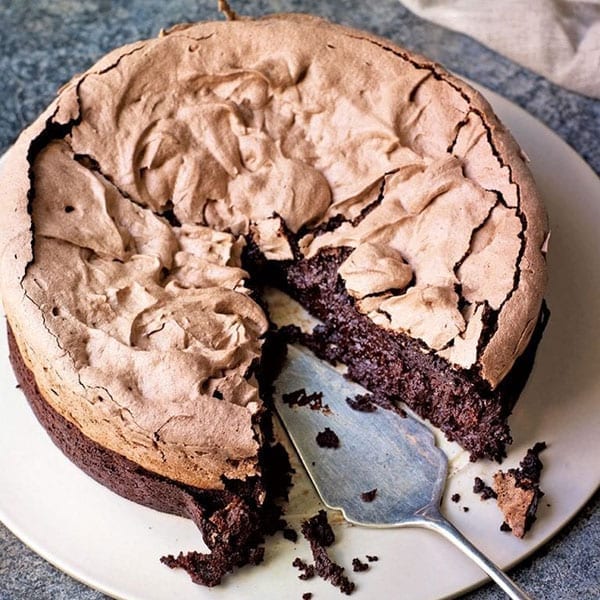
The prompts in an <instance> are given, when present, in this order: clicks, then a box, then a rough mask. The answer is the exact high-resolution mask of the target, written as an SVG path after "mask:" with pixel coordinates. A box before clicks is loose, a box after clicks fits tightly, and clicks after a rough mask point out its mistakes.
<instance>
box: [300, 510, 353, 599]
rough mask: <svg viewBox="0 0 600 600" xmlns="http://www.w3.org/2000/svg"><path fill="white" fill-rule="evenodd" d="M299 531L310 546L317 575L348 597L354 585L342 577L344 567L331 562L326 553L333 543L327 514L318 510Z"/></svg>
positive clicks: (344, 576) (333, 539)
mask: <svg viewBox="0 0 600 600" xmlns="http://www.w3.org/2000/svg"><path fill="white" fill-rule="evenodd" d="M301 531H302V535H303V536H304V537H305V538H306V539H307V540H308V542H309V544H310V549H311V552H312V555H313V558H314V560H315V571H316V573H317V575H319V577H321V578H322V579H325V580H327V581H329V582H330V583H331V584H332V585H333V586H335V587H338V588H340V592H342V593H343V594H347V595H350V594H351V593H352V592H353V591H354V588H355V585H354V583H353V582H352V581H350V580H349V579H348V577H346V575H344V567H341V566H340V565H338V564H337V563H335V562H333V561H332V560H331V558H330V557H329V554H328V553H327V547H328V546H331V544H333V542H334V541H335V535H334V533H333V529H331V525H330V524H329V522H328V521H327V513H326V512H325V511H324V510H320V511H319V512H318V513H317V514H316V515H315V516H314V517H311V518H310V519H308V520H306V521H304V522H303V523H302V526H301Z"/></svg>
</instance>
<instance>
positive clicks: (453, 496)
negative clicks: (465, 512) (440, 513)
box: [450, 494, 460, 502]
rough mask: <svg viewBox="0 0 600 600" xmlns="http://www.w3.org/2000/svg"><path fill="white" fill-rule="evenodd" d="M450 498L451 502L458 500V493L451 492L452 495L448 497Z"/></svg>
mask: <svg viewBox="0 0 600 600" xmlns="http://www.w3.org/2000/svg"><path fill="white" fill-rule="evenodd" d="M450 500H452V502H459V501H460V494H452V496H451V497H450Z"/></svg>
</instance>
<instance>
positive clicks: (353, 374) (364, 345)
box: [248, 248, 548, 461]
mask: <svg viewBox="0 0 600 600" xmlns="http://www.w3.org/2000/svg"><path fill="white" fill-rule="evenodd" d="M351 251H352V249H351V248H335V249H325V250H322V251H321V252H319V253H318V254H317V255H316V256H315V257H314V258H311V259H297V260H295V261H288V262H286V263H274V262H270V263H266V262H265V261H264V259H261V257H258V258H257V256H256V250H254V251H253V249H252V248H250V250H249V252H248V263H249V266H250V268H251V269H252V265H253V264H254V265H258V266H259V268H258V269H257V268H256V267H255V268H254V269H252V270H253V272H254V273H256V274H258V276H260V277H261V278H262V279H263V280H264V281H267V282H270V283H272V282H273V281H276V282H277V284H278V285H279V286H280V287H281V288H283V289H284V290H285V291H287V292H288V293H289V294H290V295H291V296H292V297H293V298H295V299H296V300H297V301H299V302H300V303H301V304H302V305H303V306H304V307H305V308H306V309H307V310H308V311H309V312H311V313H312V314H313V315H314V316H315V317H317V318H318V319H320V320H321V321H323V323H324V325H321V326H317V327H316V328H315V330H314V331H313V333H312V334H310V335H306V334H302V333H301V332H300V330H298V329H297V328H294V327H293V326H292V327H291V328H288V330H287V332H288V335H289V337H290V340H291V341H299V342H301V343H304V344H306V345H308V346H309V347H310V348H311V349H312V350H313V351H314V352H315V353H316V354H317V355H318V356H320V357H321V358H325V359H327V360H329V361H331V362H336V361H340V362H343V363H344V364H346V365H347V367H348V376H349V377H350V378H351V379H353V380H354V381H357V382H358V383H360V384H362V385H364V386H365V387H366V388H368V389H369V390H370V391H371V392H373V393H375V394H377V395H378V396H383V397H385V398H387V399H388V400H389V401H391V402H393V403H397V402H404V403H405V404H406V405H407V406H409V407H410V408H411V409H412V410H414V411H415V412H416V413H417V414H419V415H420V416H422V417H423V418H425V419H427V420H428V421H430V422H431V423H433V425H435V426H436V427H439V428H440V429H441V430H442V431H443V432H444V434H445V435H446V437H447V438H448V439H449V440H450V441H457V442H458V443H459V444H460V445H461V446H462V447H463V448H465V449H466V450H468V451H469V452H470V454H471V460H477V459H479V458H490V459H494V460H498V461H500V460H501V459H502V458H503V457H504V456H505V455H506V446H507V445H508V444H510V443H511V442H512V438H511V435H510V430H509V427H508V424H507V422H506V420H507V418H508V416H509V415H510V413H511V411H512V409H513V407H514V404H515V402H516V401H517V398H518V396H519V394H520V392H521V391H522V388H523V386H524V385H525V383H526V381H527V378H528V376H529V373H530V371H531V368H532V366H533V360H534V356H535V351H536V348H537V345H538V342H539V340H540V339H541V335H542V332H543V329H544V327H545V324H546V322H547V317H548V312H547V310H546V309H545V308H543V309H542V311H541V313H540V317H539V319H538V323H537V326H536V330H535V333H534V335H533V336H532V340H531V342H530V343H529V346H528V348H527V350H526V351H525V352H524V353H523V355H521V357H519V358H518V359H517V361H516V362H515V364H514V366H513V368H512V370H511V372H510V373H509V374H508V375H507V376H506V377H505V379H504V380H503V381H502V383H501V384H500V385H499V386H498V387H497V388H496V389H494V390H492V389H490V386H489V384H488V383H487V382H486V381H485V380H483V379H482V378H481V376H480V375H479V374H478V373H477V372H476V370H474V369H473V370H465V369H457V368H454V367H452V366H451V365H450V364H449V363H448V362H447V361H446V360H444V359H442V358H440V357H438V356H436V355H435V354H431V353H428V352H425V351H424V346H423V344H422V343H421V342H419V341H418V340H415V339H413V338H411V337H409V336H407V335H405V334H402V333H396V332H392V331H389V330H387V329H384V328H382V327H379V326H377V325H376V324H375V323H374V322H373V321H372V320H371V319H369V317H367V316H366V315H364V314H362V313H360V312H359V311H358V310H357V308H356V307H355V302H354V299H353V298H352V297H351V296H349V294H348V293H347V292H346V289H345V286H344V283H343V281H342V280H341V278H340V277H339V276H338V268H339V266H340V265H341V263H342V262H343V261H344V260H345V259H346V258H347V256H348V255H349V254H350V252H351ZM297 255H298V253H297ZM493 316H494V315H493V314H491V315H490V318H489V323H488V325H487V327H488V332H489V331H491V329H492V328H493ZM484 335H485V334H484Z"/></svg>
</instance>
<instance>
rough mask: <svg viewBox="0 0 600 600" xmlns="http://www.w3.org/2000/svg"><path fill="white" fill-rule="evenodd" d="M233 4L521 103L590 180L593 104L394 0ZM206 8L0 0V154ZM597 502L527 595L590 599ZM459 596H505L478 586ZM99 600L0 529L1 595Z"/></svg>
mask: <svg viewBox="0 0 600 600" xmlns="http://www.w3.org/2000/svg"><path fill="white" fill-rule="evenodd" d="M233 4H234V6H235V7H236V8H237V9H238V10H239V11H240V12H243V13H246V14H253V15H258V14H266V13H270V12H281V11H295V12H311V13H314V14H319V15H322V16H324V17H327V18H330V19H331V20H333V21H337V22H340V23H344V24H347V25H351V26H354V27H359V28H362V29H366V30H369V31H372V32H374V33H377V34H380V35H383V36H385V37H388V38H391V39H392V40H394V41H395V42H397V43H399V44H400V45H403V46H406V47H407V48H409V49H412V50H415V51H417V52H420V53H423V54H425V55H427V56H429V57H431V58H433V59H435V60H437V61H439V62H440V63H442V64H443V65H445V66H446V67H447V68H449V69H452V70H454V71H455V72H457V73H458V74H460V75H463V76H466V77H468V78H470V79H472V80H474V81H477V82H479V83H481V84H483V85H485V86H487V87H488V88H491V89H492V90H494V91H496V92H498V93H500V94H502V95H503V96H505V97H506V98H509V99H510V100H512V101H513V102H515V103H516V104H518V105H520V106H521V107H523V108H525V109H526V110H527V111H528V112H529V113H531V114H532V115H534V116H535V117H537V118H538V119H539V120H540V121H542V122H543V123H545V124H546V125H547V126H548V127H550V128H551V129H553V130H554V131H555V132H556V133H557V134H558V135H559V136H561V137H562V138H563V139H564V140H565V141H566V142H567V143H569V144H570V145H571V146H572V147H573V148H575V150H576V151H577V152H578V153H579V154H580V155H581V156H582V157H583V158H584V159H585V160H586V161H587V162H588V163H589V164H590V165H591V167H592V169H594V171H595V172H596V173H600V141H599V140H600V101H599V100H592V99H590V98H586V97H583V96H580V95H577V94H574V93H572V92H568V91H566V90H564V89H561V88H559V87H557V86H556V85H554V84H552V83H550V82H548V81H547V80H545V79H544V78H542V77H540V76H538V75H535V74H533V73H531V72H530V71H527V70H526V69H524V68H521V67H519V66H517V65H515V64H514V63H512V62H510V61H509V60H507V59H505V58H503V57H501V56H499V55H498V54H496V53H494V52H492V51H490V50H488V49H486V48H484V47H483V46H481V45H480V44H478V43H477V42H474V41H473V40H471V39H469V38H467V37H465V36H463V35H460V34H456V33H453V32H450V31H447V30H444V29H442V28H440V27H437V26H435V25H432V24H431V23H428V22H426V21H423V20H421V19H419V18H417V17H415V16H414V15H412V14H411V13H409V12H408V11H407V10H406V9H405V8H404V7H402V6H401V5H400V4H399V3H398V2H396V1H395V0H386V1H380V2H366V1H364V2H360V1H349V0H345V1H336V0H330V1H327V2H318V1H311V0H287V1H286V0H281V1H278V0H271V1H268V0H251V1H248V2H241V1H239V2H233ZM215 7H216V0H214V1H213V0H169V1H168V2H166V1H165V0H134V1H127V0H79V1H78V0H18V1H17V0H0V74H1V77H2V86H1V87H0V154H1V153H3V152H4V151H5V150H6V149H7V148H8V147H9V146H10V144H11V143H12V142H13V141H14V140H15V138H16V136H17V135H18V133H19V131H20V130H21V129H22V128H23V127H24V126H26V125H27V124H28V123H30V122H31V121H32V120H33V119H34V118H35V117H36V116H37V115H38V114H39V113H40V112H41V111H42V109H43V108H44V107H45V106H46V105H47V104H48V103H49V102H50V101H51V100H52V98H53V96H54V94H55V92H56V90H57V89H58V87H59V86H60V85H61V84H62V83H64V82H65V81H67V80H68V79H69V78H70V77H71V76H72V75H73V74H74V73H77V72H80V71H82V70H84V69H86V68H87V67H89V66H91V65H92V64H93V63H94V62H95V61H96V60H97V59H98V58H99V57H100V56H102V55H103V54H105V53H106V52H107V51H108V50H110V49H112V48H114V47H116V46H119V45H121V44H124V43H126V42H131V41H134V40H137V39H141V38H145V37H151V36H154V35H155V34H156V33H157V32H158V31H159V30H160V29H161V28H162V27H167V26H169V25H172V24H174V23H178V22H182V21H196V20H204V19H216V18H219V15H218V14H217V12H216V9H215ZM590 76H598V74H597V73H595V74H590ZM0 422H1V418H0ZM1 493H2V490H0V494H1ZM598 506H599V495H598V493H596V495H595V496H594V498H592V500H591V501H590V502H588V504H587V505H586V506H585V508H584V509H583V510H582V511H581V512H580V513H579V514H578V515H577V517H575V519H574V520H573V521H572V522H571V524H569V525H568V526H567V527H565V529H564V530H563V531H562V532H561V533H559V534H558V535H557V536H556V537H555V538H554V539H553V540H552V541H551V542H549V543H548V544H546V546H544V547H543V548H541V549H540V550H538V551H537V552H536V553H535V554H534V555H533V556H532V557H530V558H528V559H527V560H525V561H524V562H523V563H521V565H520V566H518V567H517V568H516V569H514V571H513V572H512V575H513V577H514V579H515V580H516V581H517V582H518V583H520V584H521V585H523V587H524V588H526V589H527V590H528V591H529V592H530V593H531V595H532V596H533V597H536V598H544V599H547V600H550V599H558V598H585V599H588V598H600V565H599V564H598V562H599V560H600V559H599V557H600V511H599V510H598ZM466 597H467V598H470V599H472V600H484V599H485V600H491V599H496V598H503V597H504V595H503V594H502V593H501V592H500V591H499V590H498V589H497V588H495V587H494V586H492V585H487V586H485V587H483V588H481V589H480V590H478V591H476V592H473V593H471V594H469V595H468V596H466ZM101 598H105V596H104V595H103V594H101V593H99V592H96V591H94V590H91V589H89V588H87V587H86V586H85V585H83V584H81V583H78V582H77V581H75V580H73V579H71V578H70V577H69V576H67V575H65V574H63V573H61V572H60V571H58V570H56V569H55V568H54V567H52V566H51V565H49V564H48V563H47V562H46V561H44V560H43V559H42V558H40V557H38V556H37V555H36V554H35V553H33V552H32V551H31V550H29V549H28V548H27V547H25V546H24V545H23V544H22V543H21V542H20V541H19V540H17V539H16V538H15V537H14V536H13V535H12V534H11V533H10V532H9V531H8V530H7V529H6V528H5V527H4V526H3V525H1V524H0V600H9V599H10V600H19V599H23V600H31V599H33V600H46V599H53V600H59V599H69V600H99V599H101Z"/></svg>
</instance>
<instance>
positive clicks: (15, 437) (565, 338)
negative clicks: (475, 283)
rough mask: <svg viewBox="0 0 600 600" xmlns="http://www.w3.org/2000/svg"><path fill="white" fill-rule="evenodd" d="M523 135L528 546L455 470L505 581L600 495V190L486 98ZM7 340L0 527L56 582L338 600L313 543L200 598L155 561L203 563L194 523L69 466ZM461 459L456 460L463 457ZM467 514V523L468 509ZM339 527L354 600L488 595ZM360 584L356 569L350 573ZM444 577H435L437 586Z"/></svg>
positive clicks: (469, 571)
mask: <svg viewBox="0 0 600 600" xmlns="http://www.w3.org/2000/svg"><path fill="white" fill-rule="evenodd" d="M484 93H485V94H486V95H487V97H488V98H489V99H490V100H491V102H492V104H493V105H494V107H495V109H496V111H497V112H498V114H499V116H500V117H501V119H502V120H503V121H504V122H505V123H506V124H507V125H508V126H509V127H510V129H511V130H512V131H513V132H514V134H515V135H516V137H517V138H518V140H519V142H520V143H521V145H522V147H523V149H524V150H525V152H526V153H527V155H528V156H529V157H530V158H531V161H532V168H533V171H534V174H535V176H536V179H537V181H538V184H539V186H540V189H541V191H542V194H543V196H544V198H545V201H546V203H547V206H548V210H549V213H550V219H551V223H552V231H553V233H552V240H551V252H550V288H549V291H548V294H547V300H548V304H549V307H550V309H551V311H552V316H551V319H550V324H549V325H548V328H547V330H546V333H545V335H544V338H543V340H542V343H541V345H540V348H539V351H538V355H537V362H536V365H535V368H534V371H533V373H532V376H531V378H530V380H529V383H528V385H527V387H526V390H525V392H524V393H523V395H522V397H521V400H520V401H519V403H518V404H517V407H516V410H515V412H514V414H513V416H512V417H511V421H510V423H511V427H512V431H513V435H514V438H515V444H514V445H513V446H512V448H511V450H510V454H509V457H508V459H507V461H506V462H505V465H504V466H505V467H509V466H514V465H516V464H517V463H518V461H519V460H520V459H521V458H522V457H523V455H524V454H525V450H526V449H527V448H528V447H530V446H531V445H532V444H533V443H534V442H536V441H538V440H545V441H546V442H547V443H548V449H547V450H546V451H545V452H544V453H543V455H542V458H543V462H544V464H545V467H544V472H543V476H542V487H543V489H544V490H545V492H546V496H545V498H544V499H543V501H542V504H541V507H540V510H539V513H538V522H537V523H536V525H535V527H534V529H533V531H532V532H530V534H529V535H528V536H527V537H526V538H525V539H524V540H517V539H516V538H514V537H513V536H512V535H510V534H504V533H501V532H499V531H498V527H499V525H500V523H501V522H502V518H501V515H500V513H499V511H498V509H497V508H496V506H495V504H494V503H493V502H491V501H489V502H481V501H480V500H479V498H478V497H477V496H475V495H474V494H473V493H472V491H471V488H472V484H473V478H474V477H475V476H476V475H479V476H482V477H483V478H484V479H485V480H488V481H489V480H490V479H491V474H492V473H493V472H494V471H495V470H496V469H497V465H495V464H491V463H487V462H480V463H477V464H470V463H468V462H467V463H466V464H465V461H464V455H463V454H461V453H460V452H459V453H458V454H457V455H456V456H455V460H454V464H455V466H454V473H453V474H452V476H451V478H450V481H449V485H448V493H447V494H446V498H449V497H450V495H451V494H453V493H455V492H458V493H460V495H461V501H460V502H459V503H458V504H455V503H452V502H449V501H446V502H445V503H444V506H443V510H444V512H445V514H446V515H447V516H448V517H449V518H450V520H451V521H452V522H453V523H455V525H457V526H458V527H459V528H460V529H461V530H462V531H463V532H464V533H465V534H466V535H467V536H468V537H469V538H470V539H471V540H472V541H473V542H475V543H476V544H477V545H478V546H479V547H480V548H481V549H482V550H483V551H484V552H486V553H487V554H489V556H490V557H491V558H492V559H493V560H495V561H496V562H497V563H499V564H500V565H501V566H503V567H507V566H509V565H513V564H515V563H517V562H518V561H520V560H521V559H522V558H524V557H525V556H526V555H528V554H529V553H531V552H532V551H533V550H535V549H536V548H537V547H538V546H540V544H542V543H543V542H544V541H546V540H547V539H549V538H550V537H551V536H552V535H554V534H555V533H556V532H557V531H558V530H559V529H560V528H561V527H562V526H563V525H564V524H565V523H566V522H567V521H568V520H569V519H570V518H571V517H572V516H573V515H574V514H575V513H576V512H577V510H578V509H579V508H580V507H581V506H582V505H583V504H584V503H585V502H586V500H587V499H588V498H589V497H590V496H591V495H592V493H593V492H594V490H595V489H596V487H597V486H598V483H599V482H600V462H599V461H598V459H597V457H598V455H599V454H600V437H599V436H598V431H600V408H599V405H598V398H599V396H600V370H599V369H598V365H599V364H600V344H599V342H598V340H599V339H600V269H598V265H599V264H600V262H599V260H598V259H599V258H600V251H599V242H598V240H599V236H598V232H597V229H598V226H599V225H600V201H599V199H600V182H599V180H598V178H597V177H596V175H595V174H594V173H593V171H592V170H591V169H590V168H589V167H588V166H587V165H586V164H585V162H584V161H583V160H582V159H581V158H580V157H579V156H578V155H577V154H576V153H575V152H574V151H573V150H572V149H571V148H570V147H569V146H567V145H566V144H565V143H564V142H563V141H562V140H561V139H560V138H559V137H558V136H556V135H555V134H554V133H553V132H551V131H550V130H549V129H547V128H546V127H544V126H543V125H541V124H540V123H539V122H538V121H536V120H535V119H534V118H533V117H531V116H530V115H528V114H527V113H526V112H524V111H523V110H521V109H520V108H518V107H517V106H515V105H513V104H511V103H509V102H508V101H506V100H504V99H503V98H501V97H499V96H497V95H496V94H493V93H492V92H484ZM1 327H2V331H0V340H1V343H2V344H3V347H2V348H1V349H0V390H1V393H0V415H1V417H0V419H1V422H2V435H1V436H0V518H1V519H2V521H3V522H4V523H5V524H6V526H7V527H9V528H10V529H11V530H12V531H13V532H14V533H15V534H16V535H17V536H18V537H20V538H21V539H22V540H23V541H24V542H25V543H26V544H27V545H29V546H30V547H31V548H33V550H35V551H36V552H37V553H39V554H40V555H42V556H43V557H45V558H46V559H47V560H49V561H50V562H51V563H53V564H54V565H56V566H57V567H58V568H60V569H62V570H63V571H66V572H67V573H69V574H70V575H72V576H73V577H75V578H77V579H79V580H81V581H83V582H85V583H87V584H88V585H90V586H92V587H94V588H97V589H99V590H102V591H103V592H105V593H106V594H108V595H111V596H114V597H116V598H126V599H128V600H133V599H140V600H163V599H165V598H177V599H178V600H188V599H194V600H201V599H208V598H210V599H212V600H226V599H231V600H233V599H236V600H237V599H239V598H247V599H256V600H258V599H260V600H268V599H273V600H275V599H277V600H279V599H280V598H300V597H301V596H302V594H303V593H304V592H307V591H312V592H314V593H315V597H318V598H339V591H338V590H336V589H334V588H332V587H331V586H329V584H327V583H324V582H322V581H320V580H319V581H317V580H312V581H309V582H302V581H299V580H298V578H297V574H298V572H297V571H296V570H295V569H294V568H293V567H292V566H291V563H292V560H293V559H294V557H296V556H301V557H303V558H305V559H310V552H309V549H308V546H307V544H306V543H305V542H303V541H299V542H298V543H297V544H292V543H290V542H289V541H286V540H283V539H282V538H281V536H279V535H278V536H276V537H275V538H272V539H270V540H269V541H268V543H267V551H266V560H265V563H264V564H263V565H262V566H260V567H257V568H244V569H242V570H240V571H239V572H237V573H236V574H235V575H234V576H232V577H228V578H227V579H226V581H225V582H224V584H223V585H222V586H220V587H218V588H214V589H212V590H207V589H206V588H202V587H198V586H195V585H194V584H192V583H191V582H190V580H189V579H188V577H187V575H186V574H185V573H183V572H181V571H171V570H170V569H168V568H166V567H164V566H163V565H161V564H160V563H159V560H158V559H159V557H160V556H162V555H164V554H168V553H177V552H179V551H180V550H192V549H202V547H203V546H202V543H201V541H200V536H199V533H198V531H197V530H196V528H195V526H194V525H193V524H192V522H191V521H187V520H185V519H182V518H178V517H174V516H170V515H165V514H162V513H159V512H156V511H153V510H151V509H148V508H144V507H142V506H138V505H136V504H134V503H132V502H129V501H127V500H124V499H122V498H120V497H119V496H117V495H115V494H113V493H112V492H110V491H108V490H107V489H105V488H103V487H102V486H100V485H99V484H97V483H96V482H95V481H93V480H92V479H90V478H89V477H87V476H86V475H84V474H83V473H82V472H81V471H79V470H78V469H77V468H76V467H75V466H73V465H72V464H71V463H70V462H69V461H68V460H67V459H66V458H64V456H63V455H62V454H61V453H60V451H59V450H57V449H56V448H55V447H54V446H53V444H52V443H51V442H50V440H49V438H48V437H47V435H46V433H45V432H44V430H43V429H42V428H41V426H40V425H39V424H38V423H37V421H36V420H35V418H34V416H33V414H32V413H31V411H30V409H29V408H28V405H27V403H26V402H25V400H24V398H23V396H22V394H21V392H19V391H18V390H16V389H15V379H14V376H13V373H12V370H11V367H10V365H9V362H8V358H7V350H6V347H5V346H6V344H5V341H4V340H5V332H4V330H3V329H4V319H2V325H1ZM454 451H455V449H454ZM296 479H297V485H296V486H295V487H294V490H293V494H292V500H291V505H290V509H289V513H288V518H289V520H290V521H291V522H292V524H293V525H296V526H297V525H298V523H299V521H300V519H301V518H302V517H304V516H307V515H310V514H314V512H315V511H316V510H317V508H318V506H319V504H318V501H317V499H316V498H315V497H314V493H313V492H312V491H311V489H310V487H309V486H308V484H307V483H306V481H305V480H303V479H304V475H303V474H300V475H298V476H297V477H296ZM463 506H468V507H469V509H470V510H469V511H468V512H463V510H462V507H463ZM335 520H336V523H337V524H336V536H337V542H336V544H335V545H334V546H333V548H332V554H333V556H334V558H335V559H336V560H337V561H339V562H340V563H341V564H342V565H345V566H346V567H347V568H348V567H350V564H351V559H352V558H353V557H355V556H359V557H361V558H363V559H364V555H365V554H377V555H378V556H379V557H380V560H379V562H377V563H373V565H372V568H371V569H370V570H369V571H367V572H365V573H356V574H354V573H351V575H352V579H353V580H354V581H355V582H356V583H357V588H358V589H357V593H356V594H355V596H354V597H356V598H357V599H360V598H374V597H383V598H389V597H392V595H396V594H395V592H396V591H397V590H402V596H403V597H406V598H412V599H415V600H418V599H433V598H443V597H446V596H450V595H454V594H458V593H460V592H463V591H465V590H466V589H467V588H470V587H473V586H475V585H477V584H479V583H481V581H482V579H483V577H482V574H481V572H480V571H479V570H478V569H477V568H476V567H475V566H473V565H472V564H471V563H470V561H469V560H468V559H466V558H464V557H463V556H462V555H461V554H460V553H459V551H458V550H456V549H455V548H454V547H452V546H451V545H450V544H449V543H448V542H446V541H445V540H443V539H442V538H440V537H437V536H436V534H434V533H431V532H428V531H424V530H407V529H403V530H368V529H363V528H358V527H351V526H349V525H347V524H345V523H341V522H339V520H337V519H335ZM350 571H351V569H350ZM433 573H434V574H435V575H434V576H432V574H433Z"/></svg>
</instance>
